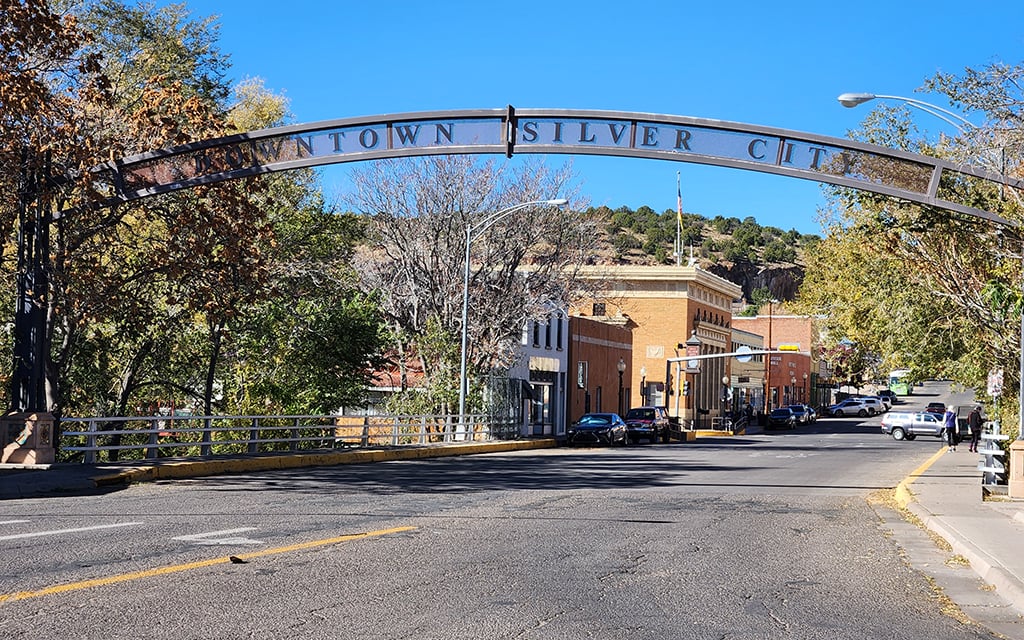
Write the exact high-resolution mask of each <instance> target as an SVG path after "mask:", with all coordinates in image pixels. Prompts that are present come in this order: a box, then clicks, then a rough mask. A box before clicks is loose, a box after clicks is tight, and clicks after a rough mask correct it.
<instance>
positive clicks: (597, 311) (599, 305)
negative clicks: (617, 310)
mask: <svg viewBox="0 0 1024 640" xmlns="http://www.w3.org/2000/svg"><path fill="white" fill-rule="evenodd" d="M593 315H595V316H603V315H607V314H606V313H605V308H604V303H603V302H595V303H594V314H593Z"/></svg>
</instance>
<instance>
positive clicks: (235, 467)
mask: <svg viewBox="0 0 1024 640" xmlns="http://www.w3.org/2000/svg"><path fill="white" fill-rule="evenodd" d="M556 446H558V442H557V441H556V440H555V439H554V438H545V439H537V440H510V441H507V442H470V443H465V444H445V445H437V446H424V447H407V448H395V449H357V450H354V451H324V452H309V453H296V454H292V455H288V454H283V455H254V456H251V457H240V458H227V459H223V460H184V461H180V462H163V463H160V464H152V465H140V466H137V467H130V468H126V469H124V470H123V471H120V472H118V473H115V474H110V475H105V476H97V477H95V478H93V482H94V483H95V485H96V486H97V487H103V486H110V485H116V484H131V483H134V482H152V481H154V480H170V479H177V478H198V477H203V476H214V475H219V474H223V473H239V472H244V471H267V470H273V469H295V468H298V467H318V466H333V465H339V464H363V463H367V462H386V461H390V460H417V459H423V458H442V457H449V456H464V455H473V454H480V453H500V452H504V451H521V450H526V449H549V448H553V447H556Z"/></svg>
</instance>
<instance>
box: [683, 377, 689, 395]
mask: <svg viewBox="0 0 1024 640" xmlns="http://www.w3.org/2000/svg"><path fill="white" fill-rule="evenodd" d="M683 395H684V396H688V395H690V381H689V380H683Z"/></svg>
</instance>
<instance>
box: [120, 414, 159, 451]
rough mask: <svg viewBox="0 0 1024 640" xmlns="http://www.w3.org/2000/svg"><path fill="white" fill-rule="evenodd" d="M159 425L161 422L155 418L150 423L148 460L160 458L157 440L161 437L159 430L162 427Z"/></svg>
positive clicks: (147, 449)
mask: <svg viewBox="0 0 1024 640" xmlns="http://www.w3.org/2000/svg"><path fill="white" fill-rule="evenodd" d="M158 423H159V421H158V420H157V419H156V418H153V419H152V420H150V421H149V447H147V448H146V457H147V458H159V457H160V450H159V448H158V447H157V440H158V438H159V437H160V436H159V431H158V429H159V428H160V425H159V424H158ZM122 428H123V425H122Z"/></svg>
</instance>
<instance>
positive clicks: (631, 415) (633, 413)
mask: <svg viewBox="0 0 1024 640" xmlns="http://www.w3.org/2000/svg"><path fill="white" fill-rule="evenodd" d="M626 419H627V420H630V419H632V420H654V409H630V410H629V412H628V413H626Z"/></svg>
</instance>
